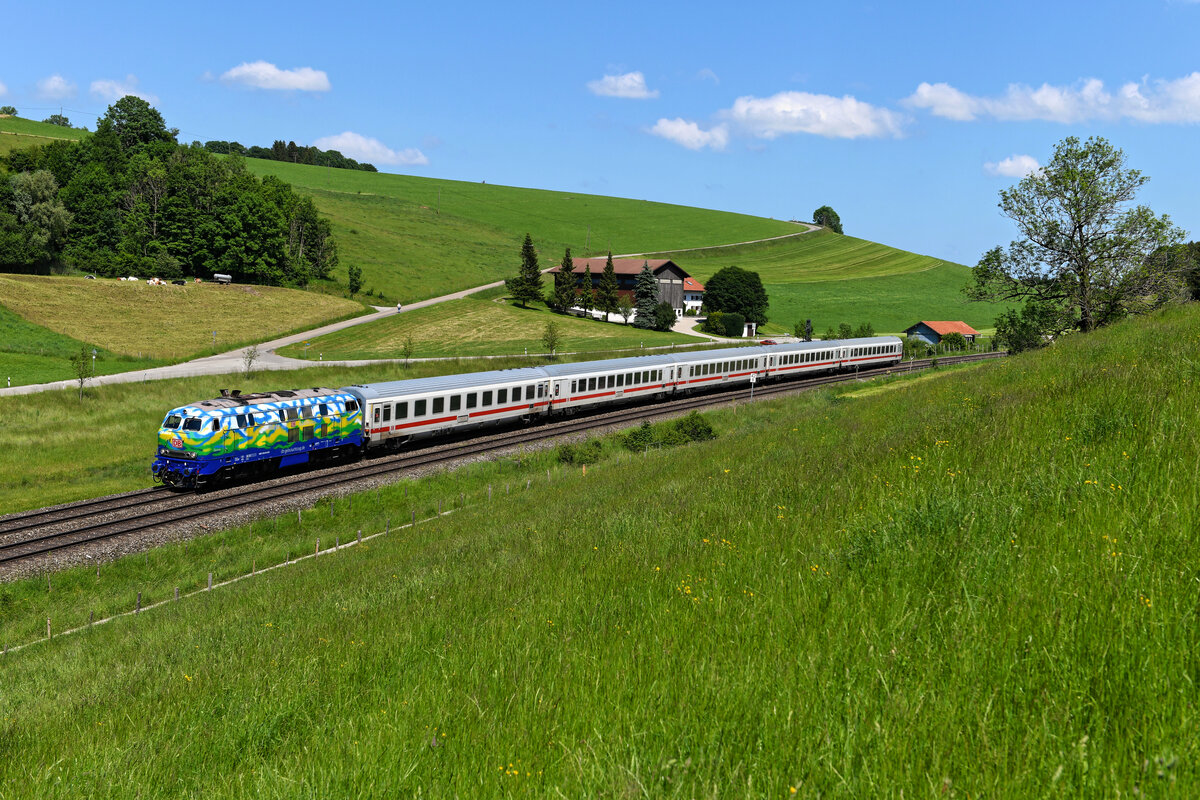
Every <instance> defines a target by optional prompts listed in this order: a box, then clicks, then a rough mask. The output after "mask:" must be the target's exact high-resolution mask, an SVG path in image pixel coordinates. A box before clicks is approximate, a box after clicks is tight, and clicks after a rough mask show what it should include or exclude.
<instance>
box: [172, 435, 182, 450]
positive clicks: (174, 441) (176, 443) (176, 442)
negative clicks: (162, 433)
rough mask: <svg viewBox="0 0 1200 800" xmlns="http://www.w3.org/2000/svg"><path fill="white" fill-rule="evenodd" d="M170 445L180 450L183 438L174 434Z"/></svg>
mask: <svg viewBox="0 0 1200 800" xmlns="http://www.w3.org/2000/svg"><path fill="white" fill-rule="evenodd" d="M171 447H174V448H175V449H176V450H182V449H183V439H180V438H179V437H178V436H176V437H175V438H174V439H172V440H171Z"/></svg>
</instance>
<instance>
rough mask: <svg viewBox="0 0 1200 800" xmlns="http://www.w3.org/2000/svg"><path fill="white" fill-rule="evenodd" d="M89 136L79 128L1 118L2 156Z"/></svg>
mask: <svg viewBox="0 0 1200 800" xmlns="http://www.w3.org/2000/svg"><path fill="white" fill-rule="evenodd" d="M87 135H88V132H87V131H85V130H81V129H79V128H64V127H62V126H61V125H51V124H49V123H47V122H34V121H33V120H31V119H23V118H21V117H0V156H3V155H7V154H8V153H9V152H11V151H13V150H20V149H22V148H25V147H32V146H33V145H41V144H49V143H50V142H52V141H54V140H56V139H73V140H78V139H82V138H84V137H85V136H87Z"/></svg>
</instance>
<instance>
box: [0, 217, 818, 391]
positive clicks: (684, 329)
mask: <svg viewBox="0 0 1200 800" xmlns="http://www.w3.org/2000/svg"><path fill="white" fill-rule="evenodd" d="M796 224H798V225H803V226H805V230H803V231H800V232H799V233H788V234H784V235H783V236H772V237H769V238H767V239H754V240H751V241H748V242H734V243H732V244H719V245H712V246H709V247H693V248H689V250H669V251H667V250H662V251H658V252H660V253H666V252H671V253H682V252H689V251H691V250H715V249H719V248H722V247H738V246H740V245H744V244H755V243H757V242H769V241H775V240H777V239H787V238H790V237H793V236H803V235H804V234H806V233H810V232H812V231H814V230H819V226H817V225H810V224H808V223H806V222H799V223H796ZM651 255H654V253H630V254H626V255H622V256H613V258H618V257H620V258H636V257H638V256H651ZM551 269H554V267H550V268H549V269H546V270H543V272H549V271H550V270H551ZM503 285H504V281H495V282H493V283H488V284H485V285H483V286H476V287H474V288H472V289H464V290H462V291H461V292H453V293H451V294H445V295H442V296H440V297H431V298H429V299H428V300H420V301H418V302H415V303H410V304H409V305H406V306H404V310H403V311H401V312H400V313H406V312H409V311H416V310H417V309H419V308H425V307H426V306H432V305H436V304H438V303H444V302H446V301H447V300H458V299H460V298H463V297H466V296H467V295H470V294H475V293H476V292H482V291H485V290H487V289H494V288H496V287H499V286H503ZM375 308H376V311H375V313H373V314H364V315H362V316H360V317H355V318H353V319H347V320H343V321H341V322H335V323H332V324H330V325H325V326H323V327H320V328H315V329H313V330H311V331H305V332H304V333H297V334H293V335H291V336H284V337H282V338H280V339H273V340H272V341H269V342H260V343H259V344H258V352H259V356H258V358H257V359H255V361H254V370H255V371H256V372H258V371H262V370H290V369H303V368H304V367H314V366H321V365H329V366H336V367H357V366H364V365H366V364H384V363H388V362H394V361H401V360H403V359H397V358H380V359H372V360H367V361H308V360H306V359H300V358H286V357H284V356H281V355H279V354H277V353H276V352H275V351H276V350H278V349H279V348H280V347H285V346H286V345H289V344H296V343H297V342H303V341H305V340H306V339H313V338H316V337H318V336H324V335H326V334H329V333H333V332H334V331H340V330H343V329H344V328H351V327H354V326H355V325H362V324H364V323H367V322H374V321H375V320H378V319H383V318H384V317H388V316H391V315H393V314H395V313H397V312H396V309H395V308H392V307H390V306H389V307H387V308H383V307H380V306H375ZM694 326H695V318H694V317H693V318H691V319H690V320H689V319H688V318H687V317H685V318H683V319H681V320H680V321H679V322H678V323H676V326H675V330H676V331H677V332H679V333H686V334H690V335H692V336H699V337H704V338H706V339H711V340H713V341H721V340H720V339H717V337H713V336H708V335H707V334H704V333H700V332H699V331H696V330H693V328H694ZM249 349H250V348H249V347H242V348H239V349H237V350H230V351H229V352H227V353H218V354H217V355H214V356H206V357H204V358H196V359H192V360H191V361H185V362H183V363H181V364H171V365H169V366H166V367H154V368H153V369H146V370H136V371H133V372H118V373H115V374H112V375H97V376H96V377H94V378H88V381H87V385H88V386H102V385H105V384H111V383H141V382H144V381H161V380H165V379H167V378H191V377H195V376H198V375H229V374H236V373H238V372H242V371H244V370H245V366H246V365H245V357H246V351H247V350H249ZM509 355H511V354H509ZM509 355H505V356H474V358H479V359H488V358H507V357H509ZM563 355H569V354H563ZM423 360H429V361H438V360H445V359H410V361H423ZM78 385H79V382H78V381H75V380H67V381H54V382H53V383H35V384H30V385H28V386H13V387H11V388H0V397H4V396H7V395H21V394H35V393H37V392H47V391H53V390H56V389H74V388H77V387H78Z"/></svg>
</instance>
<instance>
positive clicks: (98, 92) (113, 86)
mask: <svg viewBox="0 0 1200 800" xmlns="http://www.w3.org/2000/svg"><path fill="white" fill-rule="evenodd" d="M91 92H92V95H93V96H95V97H96V98H97V99H99V100H103V101H105V102H107V103H115V102H116V101H118V100H120V99H121V98H122V97H124V96H125V95H127V94H131V95H133V96H134V97H140V98H142V99H143V100H145V101H146V102H147V103H149V104H150V105H152V106H154V105H158V98H157V97H155V96H154V95H152V94H150V93H148V92H143V91H140V90H139V89H138V79H137V76H135V75H126V76H125V80H124V81H123V82H122V81H113V80H108V79H103V80H98V81H92V85H91Z"/></svg>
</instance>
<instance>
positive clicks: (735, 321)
mask: <svg viewBox="0 0 1200 800" xmlns="http://www.w3.org/2000/svg"><path fill="white" fill-rule="evenodd" d="M721 323H722V324H723V325H724V327H725V330H724V331H723V333H724V334H725V335H726V336H730V337H734V338H738V337H741V336H743V335H745V333H746V317H745V316H744V315H742V314H738V313H736V312H732V311H731V312H729V313H727V314H725V315H724V316H723V317H722V318H721Z"/></svg>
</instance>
